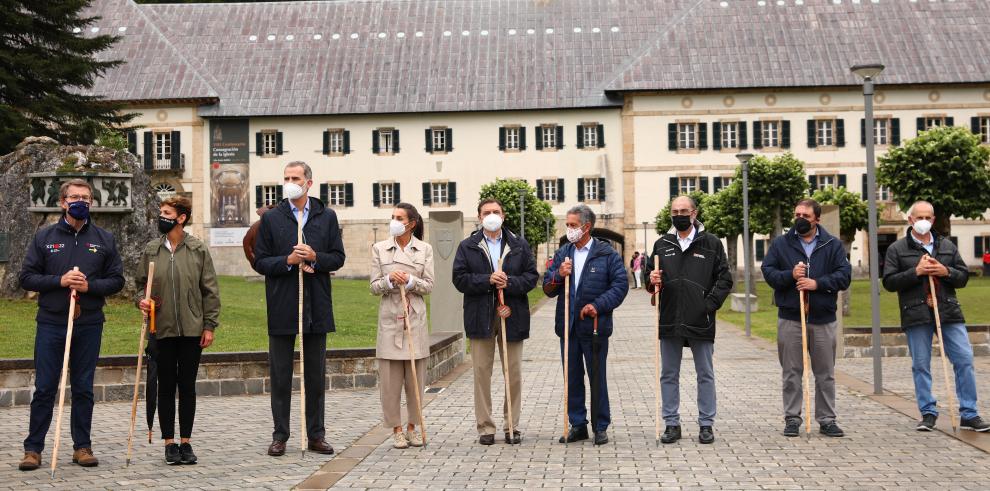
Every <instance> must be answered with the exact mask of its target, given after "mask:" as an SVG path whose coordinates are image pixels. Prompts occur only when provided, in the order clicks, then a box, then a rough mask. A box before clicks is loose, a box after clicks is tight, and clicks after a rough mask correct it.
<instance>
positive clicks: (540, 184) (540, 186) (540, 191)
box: [536, 179, 544, 201]
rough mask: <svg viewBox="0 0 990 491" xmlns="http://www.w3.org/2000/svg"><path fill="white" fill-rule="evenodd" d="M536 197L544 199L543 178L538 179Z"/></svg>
mask: <svg viewBox="0 0 990 491" xmlns="http://www.w3.org/2000/svg"><path fill="white" fill-rule="evenodd" d="M536 199H538V200H541V201H542V200H543V199H544V198H543V179H537V180H536Z"/></svg>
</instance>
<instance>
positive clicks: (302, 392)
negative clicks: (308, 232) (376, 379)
mask: <svg viewBox="0 0 990 491" xmlns="http://www.w3.org/2000/svg"><path fill="white" fill-rule="evenodd" d="M305 211H306V210H305V208H301V209H300V210H299V219H298V220H296V224H297V225H298V227H297V228H296V245H302V243H303V213H305ZM304 264H305V263H302V262H301V263H299V264H298V265H297V266H296V267H297V268H299V311H298V319H299V427H300V432H299V450H300V452H301V453H300V456H302V457H305V456H306V441H307V440H308V439H309V437H308V435H307V434H306V365H305V363H303V361H304V359H305V357H306V355H305V351H304V350H303V265H304Z"/></svg>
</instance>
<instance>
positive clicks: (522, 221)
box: [516, 189, 528, 240]
mask: <svg viewBox="0 0 990 491" xmlns="http://www.w3.org/2000/svg"><path fill="white" fill-rule="evenodd" d="M527 191H528V190H527V189H517V190H516V192H517V193H519V237H520V238H522V239H523V240H526V192H527Z"/></svg>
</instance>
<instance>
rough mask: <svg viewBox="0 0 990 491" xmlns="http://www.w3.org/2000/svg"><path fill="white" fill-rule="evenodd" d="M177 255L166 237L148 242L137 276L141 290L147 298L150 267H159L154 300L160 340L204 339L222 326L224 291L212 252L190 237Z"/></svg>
mask: <svg viewBox="0 0 990 491" xmlns="http://www.w3.org/2000/svg"><path fill="white" fill-rule="evenodd" d="M174 249H175V250H174V252H173V251H169V250H168V247H165V237H164V236H162V237H160V238H157V239H155V240H152V241H151V242H148V244H147V245H145V247H144V251H143V252H142V253H141V269H140V270H139V271H138V274H137V275H135V278H136V280H135V281H136V283H137V289H138V291H139V292H140V295H141V298H144V288H145V284H146V283H147V281H148V263H150V262H154V263H155V277H154V279H153V280H152V283H151V296H152V298H154V299H155V326H156V328H157V332H156V333H155V337H157V338H158V339H163V338H171V337H179V336H197V337H198V336H200V335H201V334H203V330H204V329H205V330H207V331H212V330H214V329H216V328H217V325H219V323H220V287H219V285H218V284H217V273H216V271H215V270H214V269H213V258H212V257H211V256H210V250H209V248H208V247H206V244H203V241H201V240H199V239H198V238H196V237H193V236H192V235H189V234H186V236H185V237H184V238H183V239H182V242H180V243H179V245H178V246H177V247H175V248H174Z"/></svg>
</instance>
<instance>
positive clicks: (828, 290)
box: [762, 199, 852, 437]
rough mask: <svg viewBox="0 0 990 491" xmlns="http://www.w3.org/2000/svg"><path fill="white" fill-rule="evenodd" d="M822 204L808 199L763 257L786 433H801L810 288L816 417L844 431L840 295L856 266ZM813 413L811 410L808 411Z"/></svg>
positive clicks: (825, 428)
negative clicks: (839, 383) (838, 417)
mask: <svg viewBox="0 0 990 491" xmlns="http://www.w3.org/2000/svg"><path fill="white" fill-rule="evenodd" d="M821 214H822V207H821V205H819V204H818V202H816V201H815V200H813V199H803V200H801V201H799V202H798V204H797V206H795V207H794V227H793V228H791V229H790V230H789V231H788V232H787V233H786V234H784V235H781V236H780V237H777V238H776V239H774V241H773V242H772V243H771V244H770V250H768V251H767V255H766V257H764V259H763V268H762V269H763V278H764V279H765V280H766V282H767V283H768V284H769V285H770V287H771V288H773V298H774V302H775V303H776V304H777V357H778V358H779V359H780V367H781V369H782V370H783V385H784V387H783V393H784V436H798V434H799V433H800V428H801V422H802V420H801V417H802V414H801V406H802V403H801V401H802V400H803V386H802V383H801V378H802V376H803V373H804V360H803V358H804V353H803V350H802V348H801V304H800V300H799V295H798V291H803V292H805V298H806V299H807V300H806V303H807V308H806V313H807V316H808V320H807V326H808V356H809V357H810V358H811V371H812V373H814V374H815V419H816V420H817V421H818V424H819V428H820V431H821V433H822V434H823V435H825V436H830V437H841V436H844V433H843V432H842V429H841V428H839V425H837V424H836V423H835V343H836V337H837V336H838V334H839V333H838V322H837V321H836V317H835V311H836V303H837V302H836V300H837V297H838V293H839V292H840V291H842V290H845V289H847V288H849V281H850V280H851V275H852V267H851V266H849V260H848V259H847V258H846V251H845V248H843V247H842V241H840V240H839V239H838V238H836V237H834V236H832V235H831V234H829V233H828V231H826V230H825V228H824V227H822V226H821V225H820V224H819V220H820V219H821ZM804 417H810V415H804Z"/></svg>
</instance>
